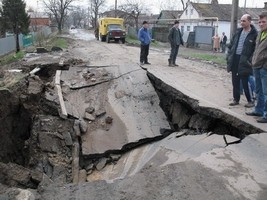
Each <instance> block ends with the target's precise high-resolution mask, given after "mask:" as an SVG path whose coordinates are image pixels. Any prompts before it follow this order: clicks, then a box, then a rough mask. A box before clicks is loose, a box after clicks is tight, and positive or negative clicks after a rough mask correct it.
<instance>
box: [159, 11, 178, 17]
mask: <svg viewBox="0 0 267 200" xmlns="http://www.w3.org/2000/svg"><path fill="white" fill-rule="evenodd" d="M182 13H183V11H182V10H162V11H161V12H160V14H159V16H158V19H177V18H179V17H180V15H181V14H182Z"/></svg>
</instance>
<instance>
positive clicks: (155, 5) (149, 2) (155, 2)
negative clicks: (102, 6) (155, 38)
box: [25, 0, 267, 14]
mask: <svg viewBox="0 0 267 200" xmlns="http://www.w3.org/2000/svg"><path fill="white" fill-rule="evenodd" d="M106 1H107V6H108V7H112V6H114V4H115V0H106ZM135 1H139V2H142V4H144V5H146V6H147V7H148V8H149V9H150V10H151V11H152V13H154V14H158V13H159V11H160V8H161V6H160V2H167V4H168V2H169V5H171V4H172V3H171V2H177V1H178V0H176V1H174V0H135ZM184 1H185V2H186V1H187V0H184ZM207 1H210V0H193V1H192V2H199V3H202V2H207ZM245 1H246V6H247V7H257V8H262V7H263V6H264V2H265V1H267V0H239V6H241V7H244V4H245ZM25 2H26V4H27V6H29V7H33V8H34V9H36V8H37V7H38V9H39V10H42V8H41V7H42V3H41V2H42V0H25ZM79 2H80V3H79V4H82V5H85V6H86V5H88V0H79ZM117 2H118V5H120V4H122V3H123V2H124V0H117ZM219 3H223V4H231V3H232V0H219ZM172 5H174V4H172ZM165 6H166V4H165ZM177 8H178V9H182V5H179V4H177Z"/></svg>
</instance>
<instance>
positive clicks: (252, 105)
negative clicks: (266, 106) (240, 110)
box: [245, 101, 255, 108]
mask: <svg viewBox="0 0 267 200" xmlns="http://www.w3.org/2000/svg"><path fill="white" fill-rule="evenodd" d="M254 106H255V105H254V103H253V102H252V101H251V102H248V103H247V104H245V107H246V108H252V107H254Z"/></svg>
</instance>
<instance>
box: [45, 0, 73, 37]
mask: <svg viewBox="0 0 267 200" xmlns="http://www.w3.org/2000/svg"><path fill="white" fill-rule="evenodd" d="M74 1H75V0H42V2H43V3H44V5H45V7H46V8H47V9H48V10H49V12H50V13H51V14H52V15H53V16H54V18H55V20H56V22H57V27H58V31H59V33H61V32H62V28H63V24H64V19H65V17H66V16H67V12H68V10H69V9H70V6H71V3H72V2H74Z"/></svg>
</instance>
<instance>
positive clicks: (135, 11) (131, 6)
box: [119, 0, 148, 31]
mask: <svg viewBox="0 0 267 200" xmlns="http://www.w3.org/2000/svg"><path fill="white" fill-rule="evenodd" d="M119 10H121V11H123V12H125V13H127V15H128V17H129V18H131V19H133V20H134V24H135V28H136V30H137V31H138V21H139V17H140V15H141V14H142V13H146V12H147V11H148V9H147V8H146V7H145V5H144V4H143V3H142V2H141V1H138V0H126V3H125V4H122V5H120V6H119Z"/></svg>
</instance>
